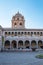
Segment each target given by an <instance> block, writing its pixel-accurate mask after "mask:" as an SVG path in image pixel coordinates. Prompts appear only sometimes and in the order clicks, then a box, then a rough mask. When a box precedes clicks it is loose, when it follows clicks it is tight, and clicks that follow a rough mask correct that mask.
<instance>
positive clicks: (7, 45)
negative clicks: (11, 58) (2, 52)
mask: <svg viewBox="0 0 43 65" xmlns="http://www.w3.org/2000/svg"><path fill="white" fill-rule="evenodd" d="M4 47H5V48H7V49H10V41H9V40H6V41H5V44H4Z"/></svg>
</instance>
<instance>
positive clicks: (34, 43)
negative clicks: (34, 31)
mask: <svg viewBox="0 0 43 65" xmlns="http://www.w3.org/2000/svg"><path fill="white" fill-rule="evenodd" d="M36 45H37V44H36V41H35V40H32V41H31V47H32V48H36Z"/></svg>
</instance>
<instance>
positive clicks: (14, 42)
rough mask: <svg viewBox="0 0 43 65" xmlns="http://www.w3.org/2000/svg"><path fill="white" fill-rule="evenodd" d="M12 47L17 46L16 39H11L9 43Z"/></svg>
mask: <svg viewBox="0 0 43 65" xmlns="http://www.w3.org/2000/svg"><path fill="white" fill-rule="evenodd" d="M11 46H12V48H17V41H16V40H13V41H12V43H11Z"/></svg>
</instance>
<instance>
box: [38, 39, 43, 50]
mask: <svg viewBox="0 0 43 65" xmlns="http://www.w3.org/2000/svg"><path fill="white" fill-rule="evenodd" d="M38 48H42V49H43V42H42V40H39V41H38Z"/></svg>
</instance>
